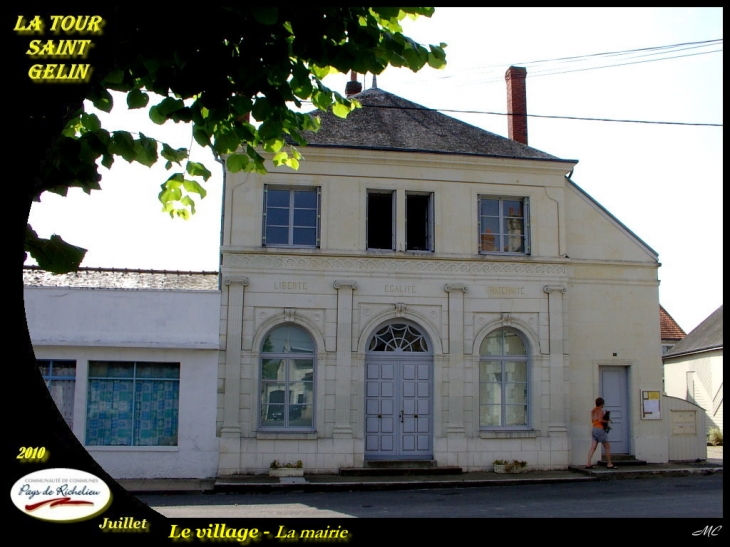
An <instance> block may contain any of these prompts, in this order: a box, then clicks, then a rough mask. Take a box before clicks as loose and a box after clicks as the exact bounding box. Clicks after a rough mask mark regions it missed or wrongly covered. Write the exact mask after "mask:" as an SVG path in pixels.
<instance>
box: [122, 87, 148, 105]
mask: <svg viewBox="0 0 730 547" xmlns="http://www.w3.org/2000/svg"><path fill="white" fill-rule="evenodd" d="M149 102H150V96H149V95H148V94H147V93H144V92H143V91H142V90H140V89H133V90H132V91H130V92H129V93H127V106H128V107H129V108H130V109H135V108H144V107H145V106H147V103H149Z"/></svg>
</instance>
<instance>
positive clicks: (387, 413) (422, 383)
mask: <svg viewBox="0 0 730 547" xmlns="http://www.w3.org/2000/svg"><path fill="white" fill-rule="evenodd" d="M398 353H400V352H398ZM403 353H407V352H403ZM432 433H433V359H432V358H430V357H424V356H423V355H416V356H412V355H407V354H406V355H402V354H401V355H394V354H393V352H387V353H386V352H384V354H383V355H378V354H377V353H371V354H369V355H368V357H367V359H366V362H365V458H366V459H368V460H428V459H432V458H433V434H432Z"/></svg>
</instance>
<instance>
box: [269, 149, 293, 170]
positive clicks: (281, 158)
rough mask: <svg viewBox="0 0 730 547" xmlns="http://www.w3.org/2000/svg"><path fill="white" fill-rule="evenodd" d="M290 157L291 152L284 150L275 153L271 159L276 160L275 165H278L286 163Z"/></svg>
mask: <svg viewBox="0 0 730 547" xmlns="http://www.w3.org/2000/svg"><path fill="white" fill-rule="evenodd" d="M287 159H289V154H287V153H286V152H284V151H283V150H282V151H281V152H279V153H278V154H275V155H274V157H273V158H271V161H272V162H274V165H276V166H277V167H279V166H281V165H283V164H284V163H286V160H287Z"/></svg>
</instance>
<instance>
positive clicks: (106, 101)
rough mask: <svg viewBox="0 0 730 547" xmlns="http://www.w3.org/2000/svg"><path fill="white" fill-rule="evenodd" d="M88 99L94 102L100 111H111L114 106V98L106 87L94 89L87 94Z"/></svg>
mask: <svg viewBox="0 0 730 547" xmlns="http://www.w3.org/2000/svg"><path fill="white" fill-rule="evenodd" d="M88 99H89V100H90V101H91V102H92V103H93V104H94V106H95V107H96V108H98V109H99V110H101V111H102V112H111V111H112V107H113V106H114V99H113V98H112V95H111V93H109V92H108V91H107V90H106V89H103V88H102V89H99V88H97V89H95V90H94V91H92V92H91V93H90V94H89V97H88Z"/></svg>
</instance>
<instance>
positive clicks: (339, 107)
mask: <svg viewBox="0 0 730 547" xmlns="http://www.w3.org/2000/svg"><path fill="white" fill-rule="evenodd" d="M350 111H351V109H350V107H348V106H347V105H345V104H343V103H340V102H336V103H335V104H333V105H332V113H333V114H334V115H335V116H337V117H339V118H347V115H348V114H349V113H350Z"/></svg>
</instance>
